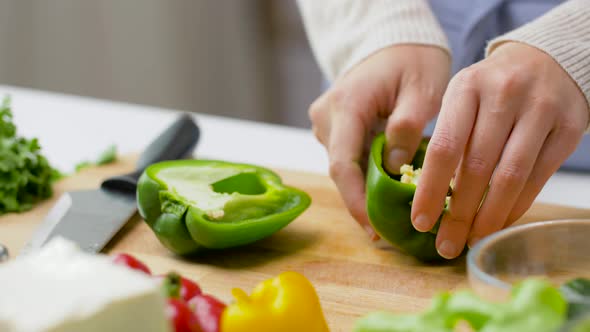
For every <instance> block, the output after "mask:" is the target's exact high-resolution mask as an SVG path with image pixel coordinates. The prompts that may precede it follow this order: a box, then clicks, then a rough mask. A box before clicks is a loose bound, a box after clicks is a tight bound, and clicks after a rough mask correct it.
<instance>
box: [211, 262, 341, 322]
mask: <svg viewBox="0 0 590 332" xmlns="http://www.w3.org/2000/svg"><path fill="white" fill-rule="evenodd" d="M232 294H233V296H234V298H235V300H236V301H235V302H234V303H232V304H230V305H229V306H228V307H227V308H226V309H225V310H224V312H223V315H222V316H221V332H251V331H257V332H271V331H272V332H274V331H281V332H290V331H293V332H327V331H329V329H328V325H327V323H326V319H325V318H324V314H323V312H322V307H321V305H320V301H319V298H318V296H317V294H316V292H315V289H314V287H313V285H312V284H311V283H310V282H309V280H307V279H306V278H305V277H304V276H303V275H301V274H299V273H297V272H284V273H281V274H279V275H278V276H277V277H275V278H272V279H268V280H265V281H263V282H261V283H260V284H258V285H257V286H256V287H255V288H254V290H253V291H252V295H251V296H248V294H246V293H245V292H244V291H243V290H241V289H239V288H234V289H233V290H232Z"/></svg>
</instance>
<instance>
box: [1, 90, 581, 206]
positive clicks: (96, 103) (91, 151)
mask: <svg viewBox="0 0 590 332" xmlns="http://www.w3.org/2000/svg"><path fill="white" fill-rule="evenodd" d="M7 93H8V94H10V95H11V96H12V105H13V112H14V120H15V122H16V124H17V126H18V130H19V132H20V133H21V134H23V135H25V136H27V137H32V136H34V137H38V138H39V141H40V143H41V145H42V148H43V151H44V153H45V155H46V156H47V157H48V159H49V160H50V162H51V163H52V165H54V166H55V167H57V168H59V169H60V170H62V171H71V170H73V167H74V165H75V164H76V163H78V162H79V161H82V160H86V159H94V158H96V156H97V155H98V154H99V153H100V152H101V151H102V150H104V149H105V148H106V147H107V146H108V145H110V144H116V145H117V148H118V151H119V153H122V154H125V153H132V152H139V151H141V150H142V149H143V148H144V147H145V146H146V145H147V144H148V143H149V142H150V141H151V140H152V139H154V138H155V136H156V135H157V134H158V133H159V132H160V131H162V130H164V129H165V128H166V127H167V126H168V125H169V124H170V123H171V122H172V121H173V120H174V119H175V117H176V115H177V114H178V113H179V111H175V110H165V109H160V108H155V107H150V106H144V105H134V104H126V103H120V102H112V101H106V100H98V99H92V98H84V97H79V96H71V95H64V94H58V93H50V92H43V91H36V90H29V89H23V88H17V87H12V86H2V85H0V97H1V96H3V95H4V94H7ZM195 118H196V120H197V122H198V124H199V127H200V128H201V139H200V141H199V144H198V146H197V149H196V156H198V157H201V158H210V159H223V160H229V161H236V162H246V163H254V164H260V165H265V166H269V167H278V168H284V169H291V170H299V171H308V172H316V173H322V174H327V169H328V159H327V156H326V154H325V151H324V148H323V147H322V146H321V145H320V144H319V143H318V142H317V141H316V140H315V138H314V137H313V134H312V133H311V131H309V130H304V129H298V128H291V127H285V126H278V125H270V124H263V123H257V122H250V121H244V120H236V119H231V118H222V117H216V116H210V115H202V114H195ZM537 201H539V202H546V203H556V204H563V205H569V206H574V207H581V208H590V173H589V174H572V173H561V172H558V173H556V174H555V175H554V176H553V177H552V178H551V179H550V181H549V182H548V183H547V185H546V186H545V188H544V189H543V191H542V192H541V194H540V195H539V197H538V198H537Z"/></svg>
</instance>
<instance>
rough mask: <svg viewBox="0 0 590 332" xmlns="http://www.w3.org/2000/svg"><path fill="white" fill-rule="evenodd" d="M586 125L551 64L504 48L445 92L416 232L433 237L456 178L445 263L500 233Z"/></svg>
mask: <svg viewBox="0 0 590 332" xmlns="http://www.w3.org/2000/svg"><path fill="white" fill-rule="evenodd" d="M587 124H588V104H587V102H586V100H585V98H584V95H583V94H582V92H581V91H580V90H579V89H578V87H577V86H576V84H575V83H574V81H573V80H572V79H571V78H570V77H569V75H568V74H567V73H566V72H565V71H564V70H563V69H562V68H561V67H560V66H559V65H558V64H557V62H555V61H554V60H553V59H552V58H551V57H550V56H549V55H547V54H545V53H544V52H542V51H540V50H538V49H536V48H533V47H530V46H527V45H525V44H520V43H516V42H509V43H505V44H503V45H501V46H500V47H499V48H498V49H496V50H495V51H494V52H493V53H492V54H491V56H490V57H488V58H487V59H485V60H482V61H481V62H479V63H477V64H474V65H472V66H470V67H469V68H466V69H464V70H463V71H461V72H459V73H458V74H457V75H456V76H455V77H454V78H453V79H452V80H451V82H450V83H449V87H448V89H447V91H446V92H445V95H444V98H443V102H442V109H441V112H440V115H439V118H438V121H437V125H436V128H435V131H434V134H433V137H432V139H431V141H430V144H429V148H428V151H427V153H426V159H425V161H424V165H423V169H422V176H421V178H420V183H419V185H418V188H417V191H416V195H415V197H414V202H413V206H412V222H413V224H414V227H415V228H416V229H418V230H420V231H427V230H429V229H431V228H432V226H433V225H434V224H435V222H436V220H437V217H438V216H439V215H440V213H441V211H442V208H443V202H444V199H445V195H446V193H447V189H448V186H449V181H450V180H451V178H452V177H453V176H455V188H454V190H453V194H452V197H451V201H450V210H449V212H448V213H447V214H445V216H444V217H443V220H442V222H441V225H440V228H439V231H438V236H437V241H436V245H437V249H438V251H439V253H440V254H441V255H442V256H443V257H446V258H454V257H456V256H458V255H459V254H460V253H461V251H462V249H463V247H464V246H465V243H466V242H467V243H468V244H469V245H470V246H471V245H473V244H474V243H475V242H477V241H478V240H479V239H481V238H482V237H484V236H486V235H489V234H490V233H493V232H495V231H498V230H500V229H502V228H504V227H507V226H508V225H510V224H511V223H513V222H514V221H515V220H517V219H518V218H519V217H520V216H522V215H523V214H524V212H526V211H527V210H528V208H529V207H530V206H531V204H532V203H533V200H534V199H535V197H536V196H537V195H538V193H539V192H540V191H541V189H542V187H543V185H544V184H545V182H546V181H547V180H548V179H549V177H550V176H551V175H552V174H553V173H554V172H555V171H557V169H558V168H559V167H560V165H561V164H562V163H563V162H564V161H565V160H566V159H567V157H568V156H569V155H570V154H571V153H572V152H573V151H574V150H575V148H576V146H577V144H578V143H579V142H580V140H581V138H582V136H583V133H584V130H585V128H586V126H587ZM488 185H489V188H488ZM482 200H483V201H482ZM480 203H481V206H480Z"/></svg>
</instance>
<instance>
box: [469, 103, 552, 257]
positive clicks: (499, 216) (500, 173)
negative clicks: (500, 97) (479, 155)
mask: <svg viewBox="0 0 590 332" xmlns="http://www.w3.org/2000/svg"><path fill="white" fill-rule="evenodd" d="M536 113H538V112H535V113H533V112H528V113H525V114H524V116H523V117H522V118H521V119H518V120H517V122H516V125H515V126H514V129H513V131H512V133H511V134H510V137H509V138H508V142H507V143H506V146H505V148H504V152H503V154H502V157H501V159H500V162H499V164H498V167H497V168H496V170H495V171H494V175H493V176H492V181H491V183H490V187H489V190H488V193H487V194H486V197H485V199H484V201H483V203H482V205H481V208H480V209H479V211H478V213H477V215H476V216H475V221H474V222H473V227H472V229H471V233H470V234H469V245H470V246H472V245H474V244H475V243H476V242H477V241H479V239H481V238H483V237H485V236H487V235H489V234H491V233H493V232H496V231H498V230H500V229H502V228H503V227H504V224H505V223H506V220H507V218H508V214H509V213H510V211H511V210H512V208H513V207H514V205H515V204H516V200H517V199H518V197H519V195H520V193H521V192H522V190H523V188H524V186H525V183H526V181H527V179H528V178H529V175H530V174H531V171H532V170H533V167H534V165H535V162H536V160H537V156H538V155H539V151H541V147H542V146H543V142H545V139H546V138H547V135H548V134H549V130H550V129H551V124H552V123H553V122H552V121H548V119H547V117H546V116H545V115H541V116H539V115H537V114H536Z"/></svg>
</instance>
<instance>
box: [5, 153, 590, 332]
mask: <svg viewBox="0 0 590 332" xmlns="http://www.w3.org/2000/svg"><path fill="white" fill-rule="evenodd" d="M133 161H134V158H133V157H128V158H123V159H122V160H120V161H119V162H117V163H115V164H111V165H106V166H102V167H100V168H91V169H87V170H84V171H82V172H80V173H78V174H76V175H73V176H71V177H68V178H66V179H64V180H62V181H60V182H59V183H57V184H56V188H55V189H56V190H55V191H56V192H55V195H54V196H53V198H52V199H50V200H47V201H44V202H42V203H40V204H38V205H37V206H36V207H35V209H33V210H32V211H29V212H26V213H22V214H8V215H4V216H2V217H0V243H3V244H4V245H6V246H7V247H8V248H9V250H10V252H11V254H12V256H13V257H14V256H15V255H16V254H17V253H18V251H19V250H20V248H21V247H22V246H23V245H24V244H25V243H26V242H27V241H28V239H29V238H30V236H31V234H32V232H33V230H34V229H35V227H36V225H37V224H39V223H40V222H41V221H42V220H43V218H44V217H45V215H46V213H47V212H48V210H49V209H50V208H51V207H52V205H53V203H54V202H55V200H56V199H57V198H58V197H59V196H60V194H61V193H62V192H64V191H66V190H76V189H89V188H96V187H97V186H98V185H99V183H100V182H101V181H102V179H104V178H106V177H108V176H110V175H115V174H119V173H125V172H127V171H130V170H131V169H133ZM276 171H277V172H278V173H279V174H280V175H281V176H282V177H283V180H284V182H285V183H287V184H289V185H292V186H296V187H299V188H301V189H303V190H305V191H307V192H308V193H309V194H310V195H311V196H312V199H313V203H312V205H311V207H310V208H309V209H308V210H307V211H306V212H305V213H304V214H303V215H301V216H300V217H299V218H298V219H296V220H295V221H294V222H292V223H291V224H290V225H289V226H287V227H286V228H284V229H283V230H281V231H280V232H278V233H276V234H275V235H273V236H271V237H269V238H267V239H264V240H262V241H259V242H257V243H255V244H252V245H248V246H244V247H240V248H234V249H229V250H222V251H217V252H210V253H207V254H206V255H202V256H199V257H193V258H190V259H186V258H180V257H177V256H175V255H173V254H171V253H170V252H169V251H167V250H166V249H165V248H164V247H163V246H162V245H161V244H160V243H159V242H158V240H157V239H156V237H155V236H154V235H153V233H152V232H151V230H150V229H149V228H148V227H147V225H146V224H145V223H144V222H143V221H142V220H141V218H140V217H139V216H137V215H136V216H135V217H133V219H131V220H130V221H129V223H128V224H127V225H126V227H125V228H124V229H123V230H122V231H121V232H120V233H119V234H118V235H117V236H116V237H115V238H114V239H113V240H112V241H111V243H110V244H109V245H108V247H107V248H106V249H105V252H107V253H114V252H128V253H131V254H134V255H137V257H138V258H140V259H142V260H144V261H145V262H146V263H148V265H149V266H150V268H151V269H152V270H153V271H154V272H155V273H164V272H167V271H169V270H176V271H178V272H181V273H183V274H186V275H187V276H190V277H192V278H194V279H195V280H197V281H198V282H199V283H200V284H201V286H202V287H203V289H204V290H205V291H206V292H208V293H211V294H214V295H216V296H218V297H219V298H221V299H222V300H224V301H231V289H232V288H233V287H241V288H243V289H245V290H246V291H247V292H249V291H250V290H251V289H252V288H253V287H254V285H256V284H257V283H258V282H260V281H262V280H265V279H267V278H270V277H273V276H275V275H277V274H279V273H280V272H283V271H287V270H293V271H298V272H301V273H303V274H304V275H305V276H306V277H307V278H309V279H310V280H311V281H312V282H313V284H314V285H315V287H316V289H317V291H318V293H319V296H320V299H321V302H322V306H323V308H324V312H325V315H326V317H327V319H328V323H329V325H330V328H331V330H332V331H350V330H351V329H352V326H353V324H354V321H355V320H356V319H357V318H358V317H360V316H361V315H363V314H366V313H368V312H371V311H375V310H389V311H394V312H413V311H416V310H419V309H421V308H424V307H425V306H427V305H428V304H429V299H430V297H431V296H433V295H434V294H435V293H436V292H439V291H442V290H456V289H459V288H464V287H468V286H469V285H468V282H467V279H466V269H465V261H464V259H459V260H457V261H454V262H452V263H448V264H442V265H434V266H432V265H431V266H429V265H424V264H421V263H419V262H418V261H416V260H414V259H413V258H412V257H409V256H406V255H404V254H402V253H400V252H398V251H397V250H396V249H394V248H392V247H390V246H388V245H385V244H384V243H382V242H376V243H372V242H371V241H369V239H368V238H367V236H366V235H365V233H364V231H363V230H362V229H361V227H359V226H358V225H357V224H356V223H355V222H354V221H353V219H352V218H351V217H350V216H349V214H348V212H347V210H346V209H345V207H344V205H343V203H342V201H341V199H340V197H339V195H338V193H337V191H336V187H335V186H334V184H333V183H332V182H331V181H330V179H329V178H327V177H325V176H321V175H317V174H307V173H299V172H293V171H281V170H276ZM569 218H590V210H581V209H574V208H569V207H562V206H551V205H541V204H536V205H534V206H533V207H532V208H531V209H530V210H529V211H528V212H527V214H526V215H525V216H524V217H523V218H522V219H521V220H519V222H518V223H525V222H534V221H540V220H553V219H569Z"/></svg>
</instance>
